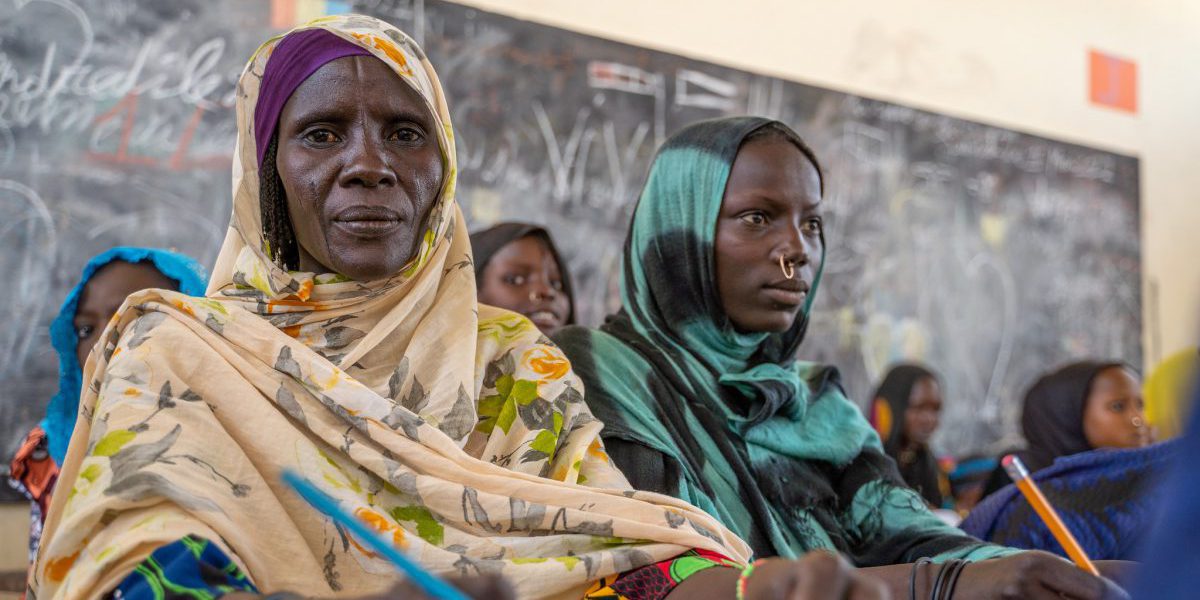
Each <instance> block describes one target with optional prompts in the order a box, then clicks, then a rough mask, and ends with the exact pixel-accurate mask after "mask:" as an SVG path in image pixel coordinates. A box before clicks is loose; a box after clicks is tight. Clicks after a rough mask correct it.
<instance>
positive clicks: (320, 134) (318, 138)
mask: <svg viewBox="0 0 1200 600" xmlns="http://www.w3.org/2000/svg"><path fill="white" fill-rule="evenodd" d="M304 141H306V142H308V143H309V144H312V145H314V146H328V145H330V144H336V143H337V142H340V141H342V138H340V137H338V135H337V134H336V133H334V132H332V131H330V130H328V129H313V130H311V131H309V132H307V133H305V134H304Z"/></svg>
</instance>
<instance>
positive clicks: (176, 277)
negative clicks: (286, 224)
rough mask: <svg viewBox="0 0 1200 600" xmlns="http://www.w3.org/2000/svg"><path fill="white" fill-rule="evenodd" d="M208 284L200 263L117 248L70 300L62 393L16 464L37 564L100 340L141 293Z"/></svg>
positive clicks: (64, 314) (58, 331)
mask: <svg viewBox="0 0 1200 600" xmlns="http://www.w3.org/2000/svg"><path fill="white" fill-rule="evenodd" d="M207 279H208V275H207V274H206V273H205V270H204V267H202V266H201V265H200V263H197V262H196V261H194V260H192V259H190V258H188V257H186V256H184V255H182V254H177V253H175V252H168V251H166V250H155V249H152V248H129V247H117V248H112V249H110V250H108V251H106V252H104V253H102V254H100V255H98V256H96V257H95V258H93V259H92V260H90V261H88V263H87V265H85V266H84V267H83V275H82V276H81V277H80V279H79V283H77V284H76V285H75V287H74V288H72V289H71V291H70V293H68V294H67V298H66V300H64V301H63V304H62V308H60V309H59V311H58V316H56V317H55V318H54V321H53V322H51V323H50V344H51V345H52V346H53V347H54V351H55V352H56V353H57V354H58V393H57V394H55V395H54V398H52V399H51V400H50V405H49V406H48V407H47V408H46V417H45V418H44V419H42V421H41V422H40V423H38V425H37V426H36V427H34V428H33V430H32V431H30V432H29V435H27V436H26V437H25V441H24V442H23V443H22V444H21V447H20V449H19V450H18V451H17V454H16V456H15V457H13V459H12V465H11V476H12V484H13V486H14V487H15V488H16V489H18V490H20V491H21V493H23V494H24V495H25V496H26V497H27V498H29V500H30V502H31V503H32V506H31V509H32V510H31V517H32V518H31V523H30V534H29V559H30V561H32V560H33V558H34V555H35V554H36V553H37V547H38V540H39V539H40V537H41V531H42V526H43V525H44V524H45V515H46V509H47V508H48V507H49V506H50V498H51V496H52V494H53V493H54V484H55V481H56V479H57V477H58V465H60V464H62V461H63V458H64V457H65V456H66V454H67V442H69V441H70V439H71V432H72V431H73V430H74V429H75V416H76V415H77V414H78V413H79V389H80V388H81V387H82V386H83V364H84V363H85V362H87V356H88V354H89V353H91V351H92V347H93V346H95V345H96V341H97V340H99V339H100V332H101V331H104V326H105V325H107V324H108V321H109V319H111V318H112V316H113V315H114V314H116V312H117V309H118V308H120V307H121V304H122V303H123V302H125V297H126V296H128V295H130V294H132V293H134V292H137V291H140V290H144V289H150V288H161V289H168V290H175V291H179V292H182V293H184V294H187V295H191V296H198V295H202V294H204V284H205V282H206V280H207Z"/></svg>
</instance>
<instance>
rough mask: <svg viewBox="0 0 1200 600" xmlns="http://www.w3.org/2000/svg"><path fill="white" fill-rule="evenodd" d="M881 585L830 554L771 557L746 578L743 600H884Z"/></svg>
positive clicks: (884, 593)
mask: <svg viewBox="0 0 1200 600" xmlns="http://www.w3.org/2000/svg"><path fill="white" fill-rule="evenodd" d="M890 597H891V596H890V595H889V594H888V591H887V589H886V588H885V587H884V585H883V583H882V582H880V581H878V580H876V579H875V578H873V577H871V576H869V575H866V574H865V573H862V572H860V571H857V570H855V569H854V567H852V566H851V565H850V563H849V562H847V561H846V559H844V558H842V557H841V556H840V555H838V554H835V553H833V552H825V551H817V552H809V553H808V554H805V555H804V556H802V557H800V558H799V559H797V560H788V559H784V558H773V559H770V560H767V561H764V562H763V563H761V564H759V565H758V567H756V568H755V569H754V572H752V573H751V574H750V577H749V578H747V579H746V600H785V599H786V600H826V599H828V600H843V599H844V600H886V599H887V598H890Z"/></svg>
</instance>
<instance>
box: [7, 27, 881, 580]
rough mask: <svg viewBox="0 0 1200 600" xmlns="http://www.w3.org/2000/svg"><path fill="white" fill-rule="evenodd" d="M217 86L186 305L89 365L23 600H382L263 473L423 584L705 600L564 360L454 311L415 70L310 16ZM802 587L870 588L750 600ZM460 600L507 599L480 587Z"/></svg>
mask: <svg viewBox="0 0 1200 600" xmlns="http://www.w3.org/2000/svg"><path fill="white" fill-rule="evenodd" d="M237 89H238V94H237V101H236V108H237V118H238V123H239V127H238V142H237V149H236V152H235V154H236V159H235V161H234V181H235V187H234V198H233V216H232V219H231V226H230V230H229V233H228V235H227V236H226V239H225V243H224V246H223V248H222V250H221V253H220V256H219V257H218V259H217V262H216V266H215V268H214V273H213V278H212V281H211V282H210V284H209V288H208V297H207V298H190V297H187V296H183V295H181V294H177V293H173V292H167V291H162V290H158V291H152V292H140V293H138V294H135V295H133V296H131V297H130V299H129V302H128V303H127V305H126V306H127V308H126V309H125V310H123V311H122V312H120V313H119V314H118V315H116V317H114V321H113V324H112V326H111V327H110V329H108V330H107V331H108V333H107V334H106V336H105V337H104V339H102V340H101V341H100V343H99V345H98V346H97V348H96V351H95V352H94V353H93V355H92V359H91V361H89V363H88V366H87V368H86V369H85V370H84V374H83V381H84V386H83V392H82V396H81V398H80V404H81V406H80V412H79V414H80V419H79V422H78V424H77V429H76V432H75V435H74V436H73V437H72V440H71V444H70V447H69V449H68V451H67V457H66V460H65V461H64V463H63V469H62V473H61V482H62V485H64V486H66V489H69V490H70V492H69V493H58V494H55V496H54V500H53V502H52V503H51V507H50V513H49V517H48V519H47V523H46V529H45V534H44V535H45V537H44V541H43V546H42V549H41V551H40V553H39V555H38V561H37V563H36V565H35V567H34V570H33V573H32V575H31V579H30V586H31V591H32V592H33V593H34V594H36V597H37V598H40V599H42V600H46V599H49V598H81V597H96V596H100V595H105V594H108V593H110V592H111V593H112V594H113V595H114V596H115V597H118V598H122V599H132V598H152V597H154V598H162V597H163V596H164V594H166V595H168V596H170V597H213V596H221V595H224V597H228V598H236V597H239V596H242V597H244V596H246V595H248V594H257V593H258V592H259V590H262V591H268V592H271V593H276V592H282V591H286V590H293V591H299V592H302V593H304V594H306V595H312V596H318V597H328V596H330V595H333V594H335V593H336V594H337V595H338V596H339V597H347V596H354V595H362V594H378V593H381V592H384V591H385V590H388V589H389V588H392V586H393V584H394V583H395V582H396V581H397V579H398V578H399V576H398V575H396V574H395V571H394V569H393V568H392V567H391V565H390V564H389V563H388V562H387V561H386V560H385V559H384V558H382V557H381V556H379V555H377V554H375V553H373V552H371V551H369V550H368V549H366V548H365V547H364V546H363V545H362V543H361V542H360V541H359V540H356V539H355V538H354V537H353V536H351V535H348V534H347V533H346V532H345V531H344V530H342V529H340V528H339V527H338V526H336V525H334V524H333V523H332V522H331V521H330V520H329V519H327V518H325V517H324V516H322V515H321V514H320V513H318V512H316V511H315V510H314V509H313V508H311V507H310V506H309V505H308V504H307V503H305V502H304V501H303V500H302V499H300V498H299V497H297V496H296V495H294V494H292V493H291V492H290V491H289V490H288V489H286V487H284V486H283V485H282V484H281V482H280V475H281V473H282V472H283V471H284V470H285V469H290V470H292V471H294V472H297V473H298V474H300V475H301V476H303V477H305V478H307V479H308V480H309V481H311V482H312V483H313V484H314V485H316V486H318V487H320V488H321V489H322V490H323V491H324V492H325V493H327V494H329V495H330V496H332V497H333V498H334V499H335V501H337V502H338V503H340V505H341V506H342V508H343V509H345V510H346V511H347V512H351V513H353V514H355V515H357V516H358V517H360V518H362V519H363V520H364V521H366V522H367V523H368V524H370V525H371V526H372V527H373V528H374V529H376V530H378V531H379V532H380V534H381V535H386V536H387V538H389V539H390V540H391V541H392V543H393V544H395V546H396V547H397V548H399V549H403V550H404V551H405V552H406V553H407V554H408V555H409V556H410V557H412V558H413V559H414V560H416V561H418V562H419V563H421V564H422V565H424V567H425V568H427V569H429V570H430V571H432V572H434V573H437V574H441V575H457V576H470V577H475V576H479V575H488V574H492V575H500V576H503V577H504V578H506V579H507V581H508V582H510V583H511V585H512V586H513V587H515V591H516V593H517V594H519V595H520V596H521V597H581V596H582V595H583V594H584V593H585V592H586V591H587V590H588V589H589V588H596V589H597V590H598V592H597V593H599V594H600V596H601V597H613V596H615V595H617V594H618V593H619V594H622V595H626V596H628V597H630V598H655V599H657V598H661V597H662V596H663V595H665V594H666V593H668V592H672V590H673V592H672V593H676V594H678V595H680V596H684V597H701V598H702V597H705V593H706V592H713V593H715V592H716V591H720V592H725V593H726V597H728V594H729V593H732V589H733V583H732V581H733V580H736V579H737V573H739V570H738V569H737V568H732V567H730V566H728V565H731V564H736V565H741V564H744V563H745V562H746V560H747V559H748V557H749V549H748V548H747V547H746V545H745V543H744V542H742V541H741V540H739V539H738V538H737V537H736V536H734V535H733V534H732V533H730V532H729V531H728V530H726V529H725V528H724V527H722V526H721V524H720V523H719V522H717V521H716V520H714V519H713V518H712V517H710V516H708V515H706V514H705V513H703V512H702V511H699V510H697V509H696V508H694V507H692V506H689V505H687V504H686V503H684V502H682V501H679V500H676V499H673V498H668V497H665V496H658V495H653V494H646V493H638V492H634V491H632V490H629V489H628V487H627V483H626V480H625V478H624V477H623V476H622V475H621V473H620V472H619V471H617V470H616V469H615V468H614V467H613V466H612V465H611V463H610V461H609V459H608V457H607V455H606V454H605V452H604V449H603V446H602V444H601V442H600V439H599V431H600V429H601V426H602V425H601V423H600V422H599V421H597V420H596V419H595V418H594V417H593V416H592V415H591V414H590V413H589V411H588V410H587V408H586V405H585V404H584V401H583V395H582V387H581V386H580V385H579V382H578V380H577V379H576V377H575V376H574V374H573V373H572V371H571V367H570V364H569V363H568V362H567V361H566V360H565V359H564V358H563V356H562V354H561V353H560V352H559V351H558V350H557V349H556V348H554V347H552V346H549V345H546V344H544V343H542V341H541V340H543V339H544V338H543V336H542V334H541V333H540V332H538V330H537V329H536V328H535V327H533V325H532V324H531V323H530V322H529V321H528V320H527V319H525V318H524V317H522V316H520V315H516V314H513V313H510V312H507V311H501V310H498V309H494V308H491V307H488V306H484V305H479V304H478V303H477V302H476V296H475V285H474V281H473V279H474V274H473V273H472V270H471V269H470V268H464V265H465V266H469V265H470V264H471V250H470V246H469V242H468V238H467V232H466V228H465V224H464V221H463V217H462V213H461V211H460V210H459V208H458V205H457V203H456V202H455V199H454V191H455V182H456V176H457V163H456V156H455V152H454V132H453V129H452V127H451V124H450V118H449V109H448V107H447V105H446V102H445V96H444V94H443V91H442V89H441V86H440V84H439V83H438V78H437V74H436V73H435V72H434V70H433V68H432V66H431V65H430V64H429V62H428V60H427V59H426V58H425V55H424V54H423V53H422V51H421V50H420V48H418V47H417V45H416V44H415V43H414V42H413V41H412V40H411V39H410V38H409V37H408V36H406V35H405V34H403V33H402V32H400V31H399V30H397V29H395V28H394V27H392V26H390V25H387V24H386V23H383V22H381V21H378V20H376V19H372V18H368V17H363V16H358V15H344V16H336V17H325V18H322V19H318V20H316V21H313V22H312V23H310V24H309V25H307V26H305V27H302V28H300V29H298V30H296V31H293V32H292V33H290V34H288V35H286V36H282V37H277V38H274V39H272V40H269V41H268V42H267V43H265V44H263V45H262V46H261V47H260V48H259V49H258V51H256V53H255V55H254V57H253V58H252V60H251V62H250V63H249V64H248V66H247V68H246V70H245V71H244V73H243V75H242V77H241V79H240V80H239V82H238V88H237ZM580 483H586V484H587V486H589V487H585V486H583V485H579V484H580ZM831 560H833V561H834V562H830V561H831ZM814 564H816V565H819V566H823V568H824V570H823V571H822V572H824V573H829V574H832V575H836V577H834V581H833V584H832V587H831V589H830V590H829V591H828V592H827V593H826V594H825V595H824V596H822V597H830V598H833V597H839V596H840V595H841V594H843V593H844V592H845V591H846V590H847V588H856V587H859V586H863V585H865V586H866V587H867V588H868V589H869V588H870V585H871V584H870V583H862V581H865V580H862V578H861V575H859V574H856V573H851V572H848V571H847V570H845V569H842V568H841V567H840V566H839V563H837V562H836V560H835V559H831V558H829V557H828V555H818V556H817V557H814V558H813V559H812V560H810V561H808V562H804V563H799V562H797V563H789V564H787V565H784V566H783V567H782V568H780V567H778V566H773V568H772V569H768V571H769V572H764V573H763V576H762V578H759V577H755V578H754V579H755V582H754V583H757V585H759V586H760V587H761V586H762V585H767V586H768V587H767V588H766V589H765V591H764V592H762V593H754V594H750V593H749V591H748V595H749V596H753V597H770V595H769V594H768V593H767V592H769V591H770V590H771V589H772V588H777V589H783V590H784V591H785V592H786V591H787V590H788V588H795V587H798V586H799V585H800V584H798V583H796V581H795V580H796V579H797V578H800V576H801V575H803V574H804V573H806V572H807V571H806V570H805V569H806V565H809V566H811V565H814ZM714 573H715V574H716V575H714ZM731 574H732V575H731ZM731 576H732V578H733V579H732V580H731V579H729V578H730V577H731ZM722 577H724V578H725V579H726V580H727V582H728V583H729V587H727V588H719V587H717V586H714V585H713V582H714V581H715V580H718V579H720V578H722ZM681 580H682V581H681ZM814 580H815V578H812V577H809V578H807V579H805V580H804V584H805V585H808V586H810V587H811V586H813V585H814V583H813V582H814ZM459 584H460V585H461V586H463V587H469V588H471V590H470V591H472V592H473V593H474V595H476V596H481V597H505V596H507V595H509V592H507V591H506V590H507V588H506V587H505V585H506V584H503V583H501V580H498V579H495V578H493V577H486V578H479V579H467V580H463V579H459ZM822 585H825V583H824V581H822ZM751 587H753V585H751ZM639 588H640V589H641V590H642V591H641V592H638V590H639ZM614 590H616V591H614ZM621 590H624V591H621ZM393 593H394V594H402V593H405V594H409V595H403V596H400V597H406V598H408V597H413V598H416V597H421V596H420V595H419V594H416V593H415V592H413V591H412V590H411V589H409V590H407V591H404V590H394V591H393ZM835 594H836V595H835ZM275 597H279V596H275ZM714 597H717V596H714ZM865 597H876V595H870V594H868V595H867V596H865Z"/></svg>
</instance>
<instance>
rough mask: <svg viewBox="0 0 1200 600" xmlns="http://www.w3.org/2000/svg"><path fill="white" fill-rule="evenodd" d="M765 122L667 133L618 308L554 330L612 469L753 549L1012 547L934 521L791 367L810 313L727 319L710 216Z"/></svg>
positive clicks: (819, 390) (963, 552)
mask: <svg viewBox="0 0 1200 600" xmlns="http://www.w3.org/2000/svg"><path fill="white" fill-rule="evenodd" d="M771 123H772V121H769V120H767V119H761V118H754V117H738V118H726V119H718V120H713V121H703V122H700V123H697V124H694V125H691V126H689V127H686V128H684V129H683V130H682V131H680V132H679V133H677V134H675V135H674V136H672V137H671V138H670V139H669V140H668V141H667V142H666V143H665V144H664V145H663V147H662V148H661V149H660V150H659V151H658V155H657V157H656V158H655V160H654V164H653V165H652V167H651V169H650V175H649V178H648V179H647V182H646V185H645V188H644V189H643V190H642V195H641V199H640V201H639V203H638V206H637V209H636V211H635V213H634V216H633V224H632V227H631V229H630V233H629V237H628V239H627V240H626V245H625V257H624V261H625V263H624V271H623V277H622V281H621V292H622V309H621V312H619V313H618V314H616V315H613V316H610V317H609V319H608V320H607V321H606V322H605V324H604V326H603V327H601V328H600V329H599V330H587V329H583V328H578V327H573V328H566V329H565V330H563V331H562V332H560V333H559V334H557V335H556V336H555V339H556V341H558V342H559V343H560V344H561V346H562V347H563V350H564V351H565V352H566V353H567V356H568V357H569V358H570V360H571V362H572V365H573V366H574V367H575V369H576V372H577V373H579V374H580V377H581V378H582V379H583V381H584V385H585V387H586V388H587V390H588V404H589V406H590V407H591V408H592V410H593V411H594V412H595V413H596V414H597V416H599V417H600V418H601V420H603V421H604V422H605V430H604V433H603V434H602V435H603V436H604V438H605V442H606V444H608V447H609V449H610V451H611V452H612V456H613V458H614V460H615V461H616V463H617V465H618V467H620V468H621V469H622V471H624V472H625V474H626V476H628V477H629V478H630V480H631V482H632V483H633V484H634V487H636V488H638V489H644V490H650V491H656V492H661V493H667V494H672V495H675V496H677V497H679V498H682V499H684V500H686V501H688V502H691V503H693V504H695V505H697V506H699V507H700V508H702V509H704V510H706V511H707V512H709V513H710V514H712V515H715V516H716V517H717V518H719V519H720V520H721V522H723V523H724V524H725V525H726V526H728V527H729V528H730V529H732V530H733V531H734V532H736V533H737V534H738V535H740V536H742V538H743V539H746V540H747V541H748V542H749V543H750V544H751V546H752V547H753V548H754V550H755V552H756V554H757V555H759V556H773V555H781V556H785V557H796V556H799V555H802V554H804V553H805V552H807V551H810V550H816V549H823V548H831V549H836V550H839V551H841V552H844V553H846V554H847V555H849V556H850V557H851V558H852V559H853V560H854V561H855V562H856V563H857V564H859V565H864V566H865V565H880V564H891V563H897V562H909V561H913V560H916V558H917V557H919V556H938V557H939V559H941V558H952V557H969V558H985V557H991V556H996V555H1000V554H1004V553H1007V552H1011V551H1008V550H1005V549H1002V548H999V547H995V546H989V545H986V544H983V543H981V542H979V541H978V540H974V539H971V538H968V537H966V536H964V535H963V534H962V532H960V531H958V530H956V529H953V528H951V527H949V526H947V525H945V524H943V523H942V522H941V521H940V520H939V519H938V518H937V517H935V516H933V515H932V514H931V513H930V512H929V511H928V510H927V509H926V507H925V503H924V501H922V500H921V498H920V496H918V495H917V494H916V493H915V492H913V491H912V490H911V489H909V488H907V487H905V486H904V483H903V481H902V480H901V479H900V477H899V475H898V474H897V473H896V467H895V464H894V463H893V462H892V461H891V460H890V459H889V458H887V456H885V455H884V454H883V452H882V448H881V446H880V442H879V437H878V436H877V435H876V434H875V432H874V430H873V429H871V426H870V425H869V424H868V423H867V421H866V419H864V418H863V416H862V413H861V411H860V410H859V409H858V407H857V406H855V405H854V404H853V403H852V402H850V401H849V400H848V399H847V398H846V396H845V393H844V392H843V390H842V387H841V385H840V383H839V379H838V375H837V373H836V371H834V370H833V369H831V368H827V367H822V366H819V365H815V364H811V363H800V362H797V361H796V360H795V358H794V357H795V353H796V350H797V348H798V346H799V344H800V342H801V340H803V338H804V332H805V328H806V325H807V322H808V318H807V314H808V308H809V307H808V306H805V307H804V310H803V312H802V313H801V317H799V318H797V319H796V321H795V323H794V324H793V326H792V327H791V328H790V329H789V330H788V331H786V332H784V333H780V334H765V333H762V334H746V333H739V332H738V331H737V330H736V329H735V328H734V327H733V325H732V324H731V323H730V322H729V319H728V317H727V316H726V315H725V313H724V310H723V308H722V307H721V302H720V297H719V295H718V292H717V290H716V287H715V282H716V281H717V277H716V267H715V257H714V253H713V248H714V236H715V233H716V222H717V216H718V214H719V212H720V208H721V202H722V198H723V196H724V190H725V184H726V181H727V180H728V178H729V172H730V169H731V167H732V164H733V161H734V157H735V156H736V155H737V151H738V148H739V147H740V146H741V143H742V140H743V139H745V138H746V136H748V135H750V134H751V133H752V132H754V131H755V130H758V129H759V128H761V127H764V126H768V125H770V124H771ZM778 126H780V127H784V128H785V130H786V127H785V126H783V125H782V124H778ZM786 131H790V130H786ZM791 135H794V134H791ZM794 141H795V142H796V143H797V144H798V145H799V144H802V142H800V141H799V137H798V136H797V137H795V140H794ZM819 273H820V271H818V275H817V278H816V279H817V280H816V281H814V282H813V284H812V292H810V294H809V300H808V302H809V304H810V305H811V302H812V298H813V297H814V296H815V292H816V288H817V283H818V282H819V280H820V274H819Z"/></svg>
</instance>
